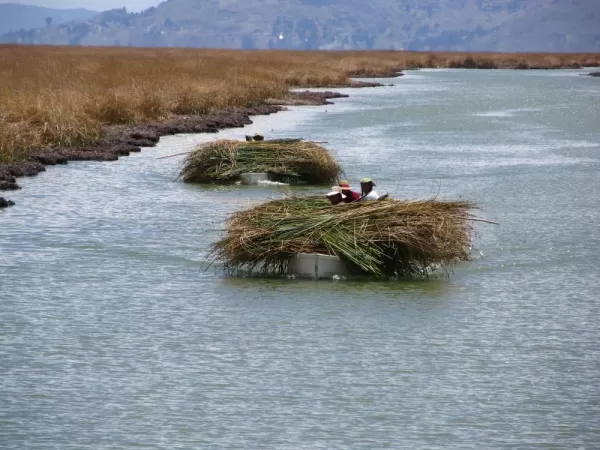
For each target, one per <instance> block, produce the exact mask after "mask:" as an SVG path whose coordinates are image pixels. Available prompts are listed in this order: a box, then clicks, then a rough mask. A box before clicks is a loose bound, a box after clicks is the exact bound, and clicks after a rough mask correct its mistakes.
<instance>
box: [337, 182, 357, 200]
mask: <svg viewBox="0 0 600 450" xmlns="http://www.w3.org/2000/svg"><path fill="white" fill-rule="evenodd" d="M338 186H339V187H340V189H341V190H342V194H344V195H345V196H346V198H344V203H352V202H355V201H357V200H358V199H359V198H360V193H358V192H354V191H353V190H352V188H351V187H350V183H348V180H342V181H340V183H339V185H338Z"/></svg>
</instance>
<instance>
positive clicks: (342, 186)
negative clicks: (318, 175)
mask: <svg viewBox="0 0 600 450" xmlns="http://www.w3.org/2000/svg"><path fill="white" fill-rule="evenodd" d="M339 187H340V189H342V190H348V191H349V190H351V189H352V188H351V187H350V183H348V180H341V181H340V183H339Z"/></svg>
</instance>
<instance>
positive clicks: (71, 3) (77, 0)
mask: <svg viewBox="0 0 600 450" xmlns="http://www.w3.org/2000/svg"><path fill="white" fill-rule="evenodd" d="M0 3H20V4H22V5H38V6H46V7H48V8H59V9H69V8H86V9H92V10H96V11H104V10H106V9H113V8H122V7H125V8H127V11H130V12H137V11H141V10H142V9H146V8H150V7H151V6H156V5H158V4H159V3H161V0H0Z"/></svg>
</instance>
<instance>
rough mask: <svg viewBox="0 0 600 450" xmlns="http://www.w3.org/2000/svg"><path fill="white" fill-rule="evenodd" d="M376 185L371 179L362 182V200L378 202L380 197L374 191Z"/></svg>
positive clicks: (364, 179)
mask: <svg viewBox="0 0 600 450" xmlns="http://www.w3.org/2000/svg"><path fill="white" fill-rule="evenodd" d="M374 186H375V183H373V180H371V179H370V178H363V179H362V180H360V190H361V193H362V197H361V198H360V199H361V200H377V199H378V198H379V195H378V194H377V192H375V191H374V190H373V187H374Z"/></svg>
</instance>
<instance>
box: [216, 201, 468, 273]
mask: <svg viewBox="0 0 600 450" xmlns="http://www.w3.org/2000/svg"><path fill="white" fill-rule="evenodd" d="M472 208H475V206H474V205H473V204H471V203H469V202H467V201H438V200H424V201H399V200H383V201H366V202H356V203H350V204H343V205H337V206H332V205H331V204H330V203H329V202H328V201H327V200H326V199H323V198H322V197H293V198H288V199H284V200H273V201H270V202H267V203H263V204H260V205H257V206H254V207H252V208H250V209H248V210H246V211H240V212H237V213H235V214H233V216H232V217H231V218H230V219H229V221H228V223H227V229H226V235H225V237H223V238H222V239H221V240H220V241H218V242H216V243H215V244H213V246H212V252H211V258H213V260H218V261H222V262H223V263H224V265H225V268H226V270H228V271H230V272H234V273H235V272H242V271H257V270H258V271H259V272H262V273H278V274H285V273H287V270H288V267H289V260H290V258H291V257H293V256H294V255H296V254H298V253H321V254H329V255H335V256H337V257H339V258H340V259H341V260H342V261H344V263H345V264H346V265H347V267H348V268H349V269H350V270H351V271H352V272H353V273H356V274H369V275H372V276H375V277H378V278H388V277H393V278H414V277H420V276H424V275H427V274H428V272H429V271H430V269H432V268H437V267H440V266H441V267H443V268H447V267H448V266H449V265H451V264H453V263H456V262H458V261H466V260H468V259H469V252H470V247H471V234H472V227H471V225H472V221H473V220H477V219H475V218H474V217H473V216H472V215H471V213H470V210H471V209H472Z"/></svg>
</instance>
